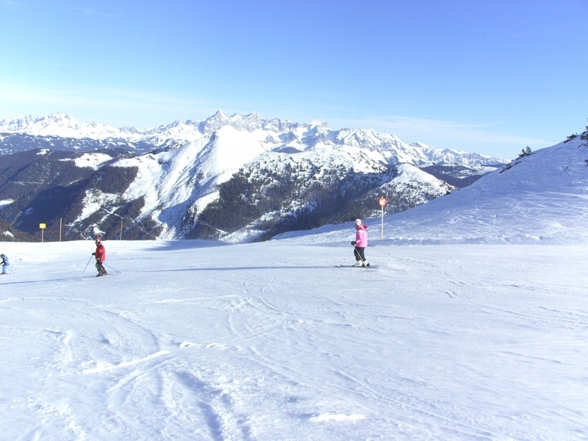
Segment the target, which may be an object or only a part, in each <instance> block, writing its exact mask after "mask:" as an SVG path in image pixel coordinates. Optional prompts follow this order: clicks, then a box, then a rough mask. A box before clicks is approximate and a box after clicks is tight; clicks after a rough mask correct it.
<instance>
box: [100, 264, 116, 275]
mask: <svg viewBox="0 0 588 441" xmlns="http://www.w3.org/2000/svg"><path fill="white" fill-rule="evenodd" d="M102 265H104V266H107V267H108V268H110V269H111V270H112V271H114V272H115V273H119V274H120V271H119V270H117V269H116V268H113V267H111V266H110V265H107V264H106V263H104V262H102Z"/></svg>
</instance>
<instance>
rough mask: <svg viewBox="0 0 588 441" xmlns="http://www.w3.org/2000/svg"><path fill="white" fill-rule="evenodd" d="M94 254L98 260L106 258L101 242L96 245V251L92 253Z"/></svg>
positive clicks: (102, 260) (101, 260)
mask: <svg viewBox="0 0 588 441" xmlns="http://www.w3.org/2000/svg"><path fill="white" fill-rule="evenodd" d="M94 256H96V260H99V261H100V262H104V261H105V260H106V248H104V245H102V243H99V244H98V245H96V252H95V253H94Z"/></svg>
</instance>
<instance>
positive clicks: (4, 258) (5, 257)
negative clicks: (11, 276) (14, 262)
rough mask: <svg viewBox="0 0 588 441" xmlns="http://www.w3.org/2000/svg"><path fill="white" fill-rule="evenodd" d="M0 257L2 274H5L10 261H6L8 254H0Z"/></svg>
mask: <svg viewBox="0 0 588 441" xmlns="http://www.w3.org/2000/svg"><path fill="white" fill-rule="evenodd" d="M0 258H1V259H2V275H4V274H7V273H6V268H7V267H8V265H10V263H9V262H8V256H7V255H6V254H0Z"/></svg>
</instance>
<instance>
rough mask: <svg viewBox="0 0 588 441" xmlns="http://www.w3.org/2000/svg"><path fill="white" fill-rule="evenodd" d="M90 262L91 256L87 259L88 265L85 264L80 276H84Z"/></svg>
mask: <svg viewBox="0 0 588 441" xmlns="http://www.w3.org/2000/svg"><path fill="white" fill-rule="evenodd" d="M90 260H92V256H90V258H89V259H88V263H86V266H85V267H84V271H82V274H84V273H85V272H86V268H88V265H90Z"/></svg>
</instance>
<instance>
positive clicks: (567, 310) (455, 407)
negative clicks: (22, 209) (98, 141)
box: [0, 231, 588, 441]
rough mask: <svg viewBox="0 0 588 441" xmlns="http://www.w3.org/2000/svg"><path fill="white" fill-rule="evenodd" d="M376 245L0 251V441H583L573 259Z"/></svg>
mask: <svg viewBox="0 0 588 441" xmlns="http://www.w3.org/2000/svg"><path fill="white" fill-rule="evenodd" d="M349 233H350V234H349V236H350V238H352V235H353V231H350V232H349ZM371 245H372V246H370V247H368V248H367V250H366V252H367V255H368V259H369V260H370V262H372V263H373V264H376V265H377V267H376V268H370V269H369V270H362V269H352V268H349V269H341V268H336V267H335V265H337V264H353V263H354V260H353V255H352V251H353V248H352V247H351V246H350V245H349V242H348V241H340V242H339V243H329V242H326V241H325V242H321V239H320V236H317V237H316V238H314V239H312V238H311V237H309V238H306V240H305V241H300V240H297V239H286V240H277V241H272V242H266V243H260V244H245V245H229V246H227V245H220V244H211V243H207V242H202V241H178V242H165V241H157V242H125V241H105V246H106V249H107V260H106V264H107V266H106V268H107V270H108V271H109V273H110V275H109V276H107V277H100V278H96V277H95V274H96V270H95V269H94V268H93V262H90V261H89V260H88V259H89V258H91V255H90V254H91V253H92V251H93V248H94V247H93V243H92V242H90V241H88V242H63V243H0V246H1V248H2V249H1V251H2V252H3V253H5V254H7V255H8V256H9V257H10V259H11V265H10V266H9V267H8V269H9V274H7V275H5V276H0V314H1V317H2V320H1V322H0V323H1V327H2V329H1V331H0V345H1V348H2V359H3V363H2V364H1V365H0V366H1V367H0V369H1V371H0V377H1V378H2V400H1V401H0V413H1V414H2V419H1V421H0V433H2V434H3V435H2V438H3V439H6V440H60V441H67V440H109V441H112V440H121V441H122V440H127V441H128V440H176V441H177V440H217V441H218V440H268V441H270V440H271V441H274V440H329V441H332V440H376V439H382V440H581V439H587V438H588V399H587V398H586V397H587V396H588V381H587V379H586V378H587V377H586V360H588V345H587V344H586V333H587V331H588V296H587V295H586V287H587V286H588V272H587V271H586V255H587V251H588V247H587V246H586V245H585V244H578V245H513V244H511V245H498V244H442V245H416V246H406V245H403V246H398V245H394V244H392V243H391V242H390V241H386V240H383V241H378V240H377V239H375V238H374V239H372V242H371ZM87 262H89V265H88V266H87V267H86V269H85V270H84V267H85V265H86V263H87Z"/></svg>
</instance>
